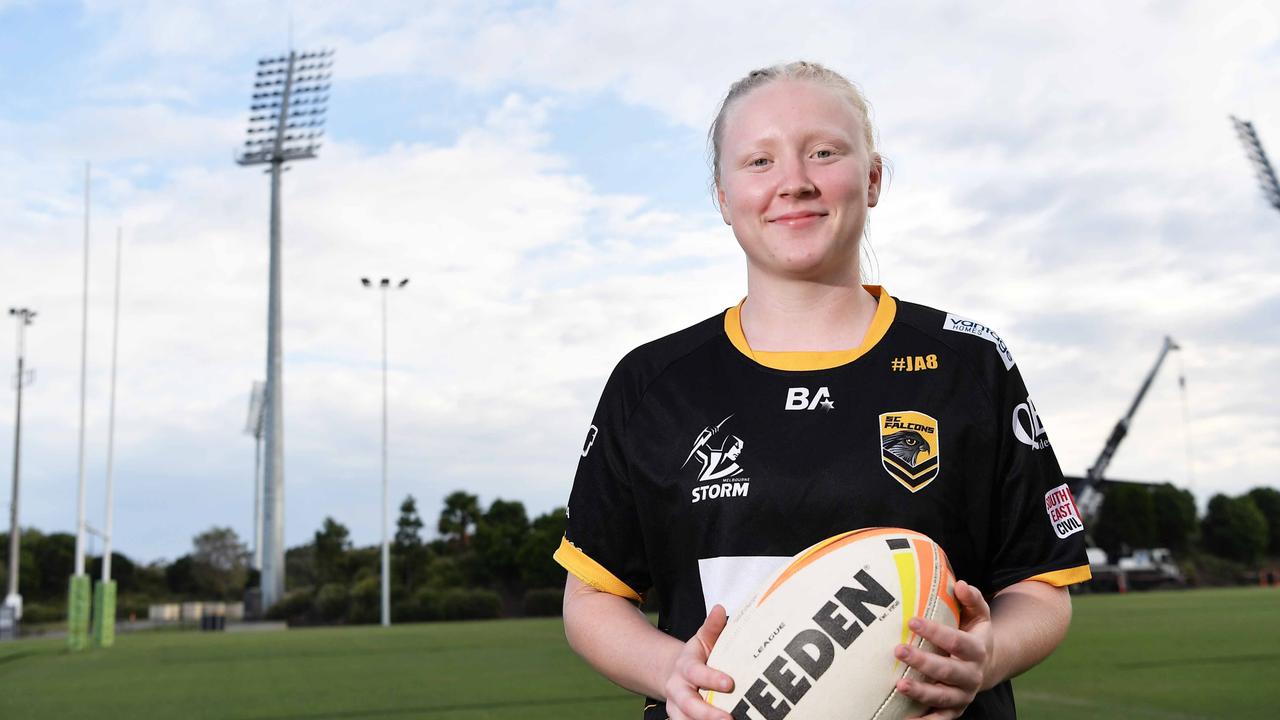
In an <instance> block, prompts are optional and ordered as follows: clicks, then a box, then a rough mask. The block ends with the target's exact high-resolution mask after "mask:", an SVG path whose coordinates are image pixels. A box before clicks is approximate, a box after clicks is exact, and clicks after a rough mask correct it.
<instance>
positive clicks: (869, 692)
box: [704, 528, 960, 720]
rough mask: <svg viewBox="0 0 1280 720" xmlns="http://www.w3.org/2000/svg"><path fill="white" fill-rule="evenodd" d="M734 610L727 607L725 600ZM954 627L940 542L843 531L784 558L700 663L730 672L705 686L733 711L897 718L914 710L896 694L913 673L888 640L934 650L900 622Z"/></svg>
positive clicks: (906, 534)
mask: <svg viewBox="0 0 1280 720" xmlns="http://www.w3.org/2000/svg"><path fill="white" fill-rule="evenodd" d="M730 611H731V612H733V609H730ZM912 617H922V618H929V619H932V620H935V621H937V622H940V623H943V624H945V625H949V626H951V627H956V626H957V624H958V623H959V618H960V607H959V605H958V604H957V602H956V599H955V575H954V574H953V573H952V571H951V566H950V563H948V562H947V557H946V555H945V554H944V553H943V552H942V548H940V547H939V546H938V544H937V543H935V542H934V541H933V540H930V539H929V538H928V537H927V536H925V535H922V534H920V533H918V532H915V531H912V530H903V529H901V528H867V529H863V530H854V531H852V532H847V533H844V534H841V535H836V536H835V537H832V538H828V539H826V540H823V541H822V542H820V543H817V544H816V545H814V546H812V547H810V548H808V549H806V550H804V551H803V552H801V553H800V554H798V555H796V556H795V557H794V558H792V559H791V562H789V563H787V564H786V565H785V566H784V567H783V568H782V569H781V570H779V571H777V572H776V573H774V575H773V576H772V577H770V578H769V579H768V580H766V581H765V582H764V583H763V584H762V585H761V587H760V589H759V590H758V591H757V592H756V594H755V595H754V596H753V597H752V598H751V599H750V600H748V601H747V603H746V604H745V605H744V606H743V607H742V608H740V609H738V610H737V611H736V612H734V614H733V615H732V616H731V617H730V618H729V623H728V625H727V626H726V627H725V629H724V632H723V633H721V635H720V638H719V640H717V642H716V644H715V647H714V648H712V651H711V657H710V658H709V659H708V660H707V665H709V666H711V667H713V668H715V669H717V670H721V671H723V672H725V673H728V675H729V676H730V677H732V678H733V680H734V689H733V692H731V693H718V692H714V691H707V692H704V697H705V698H706V699H707V702H709V703H711V704H712V705H714V706H715V707H718V708H720V709H722V710H726V711H728V712H729V713H730V714H732V715H733V717H734V718H735V720H778V719H779V718H783V717H786V718H787V720H831V719H832V718H840V719H841V720H871V719H872V718H875V720H898V719H899V718H904V717H907V716H909V715H919V714H922V712H923V711H924V709H925V708H924V707H922V706H921V705H920V704H919V703H917V702H916V701H914V700H912V699H911V698H909V697H907V696H905V695H902V694H901V693H899V692H898V691H897V689H896V687H895V686H896V683H897V682H898V680H899V679H900V678H902V677H904V676H905V677H920V674H919V673H918V672H917V671H916V670H915V669H914V668H911V667H910V666H908V665H906V664H905V663H903V662H902V661H901V660H898V659H897V658H896V657H894V655H893V649H894V648H895V647H897V645H898V644H899V643H904V644H908V645H914V646H916V647H919V648H922V649H924V650H926V651H931V652H932V651H934V648H933V645H932V644H931V643H929V642H928V641H926V640H925V639H924V638H922V637H920V636H918V635H916V634H915V633H913V632H911V630H910V628H909V627H908V626H907V622H908V621H909V620H910V619H911V618H912Z"/></svg>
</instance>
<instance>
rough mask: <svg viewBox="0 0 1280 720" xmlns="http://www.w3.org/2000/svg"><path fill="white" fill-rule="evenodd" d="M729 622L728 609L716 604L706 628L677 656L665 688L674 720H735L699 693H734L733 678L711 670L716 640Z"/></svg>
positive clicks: (701, 628)
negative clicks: (711, 658) (712, 649)
mask: <svg viewBox="0 0 1280 720" xmlns="http://www.w3.org/2000/svg"><path fill="white" fill-rule="evenodd" d="M727 619H728V616H727V615H726V614H725V610H724V607H722V606H720V605H716V606H715V607H713V608H711V614H710V615H707V619H706V620H704V621H703V623H702V627H700V628H698V632H697V633H695V634H694V636H693V637H691V638H689V642H687V643H685V644H684V647H683V648H682V649H681V650H680V653H679V654H678V655H676V658H675V662H674V663H672V665H671V670H670V671H669V672H668V673H667V682H666V685H665V687H664V689H665V690H666V697H667V715H668V717H669V718H670V720H733V717H732V716H731V715H729V713H727V712H725V711H724V710H720V709H717V708H714V707H712V706H711V705H710V704H708V703H707V701H706V700H703V699H702V695H701V693H700V692H699V691H700V690H703V689H705V690H714V691H716V692H733V678H731V677H729V676H728V675H726V674H725V673H722V672H720V671H719V670H715V669H712V668H710V667H707V658H708V657H709V656H710V655H711V648H713V647H715V644H716V640H718V639H719V638H720V633H721V632H723V631H724V626H725V623H726V621H727Z"/></svg>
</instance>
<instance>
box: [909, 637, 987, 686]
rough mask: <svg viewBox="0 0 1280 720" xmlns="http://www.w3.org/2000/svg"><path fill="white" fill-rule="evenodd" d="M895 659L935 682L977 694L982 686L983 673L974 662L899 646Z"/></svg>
mask: <svg viewBox="0 0 1280 720" xmlns="http://www.w3.org/2000/svg"><path fill="white" fill-rule="evenodd" d="M894 657H896V658H898V659H899V660H901V661H903V662H905V663H906V664H907V665H910V666H911V667H913V668H915V669H916V670H919V671H920V672H921V673H922V674H924V675H925V676H926V677H927V678H928V679H929V680H932V681H934V682H940V683H946V684H947V685H953V686H955V687H958V688H961V689H963V690H968V691H971V692H977V690H978V688H979V687H980V686H981V685H982V671H981V670H979V669H978V667H977V665H975V664H974V663H972V662H968V661H963V660H957V659H955V658H949V657H943V656H941V655H938V654H937V653H931V652H928V651H926V650H921V649H920V648H914V647H911V646H909V645H899V646H898V647H897V648H895V649H894Z"/></svg>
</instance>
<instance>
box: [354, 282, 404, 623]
mask: <svg viewBox="0 0 1280 720" xmlns="http://www.w3.org/2000/svg"><path fill="white" fill-rule="evenodd" d="M360 284H361V285H364V286H365V287H367V288H372V287H375V286H374V284H373V281H372V280H370V279H369V278H367V277H364V278H360ZM408 284H409V278H404V279H402V280H401V281H400V282H398V283H396V284H395V285H394V286H393V285H392V284H391V278H382V279H381V280H379V281H378V284H377V286H376V287H377V288H378V289H379V290H381V291H382V626H383V627H388V626H390V625H391V546H390V544H389V543H388V541H387V513H388V512H389V510H388V507H387V291H388V290H391V289H392V288H393V287H394V288H395V289H396V290H399V289H401V288H403V287H404V286H405V285H408Z"/></svg>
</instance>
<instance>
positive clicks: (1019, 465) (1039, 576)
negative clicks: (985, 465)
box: [989, 365, 1091, 591]
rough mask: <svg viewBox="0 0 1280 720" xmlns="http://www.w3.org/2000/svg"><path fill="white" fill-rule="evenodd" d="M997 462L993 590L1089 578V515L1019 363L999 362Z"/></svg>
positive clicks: (1071, 581) (1073, 581) (1062, 582)
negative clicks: (1079, 501) (1078, 502)
mask: <svg viewBox="0 0 1280 720" xmlns="http://www.w3.org/2000/svg"><path fill="white" fill-rule="evenodd" d="M996 372H997V374H998V375H997V376H998V377H999V381H998V383H997V389H996V402H995V412H996V422H998V423H1000V424H1001V425H1002V427H1001V428H1000V429H999V432H998V434H997V438H998V440H997V443H998V450H997V453H998V462H997V477H996V479H995V484H994V486H993V487H994V490H995V498H994V499H993V504H994V508H993V509H994V510H995V511H996V522H995V527H994V528H993V530H994V532H995V534H996V537H995V538H993V540H994V541H995V545H994V547H995V548H996V552H995V555H994V557H993V559H992V562H991V565H990V566H989V567H990V574H989V577H990V582H991V584H992V586H993V587H992V590H993V591H994V590H1001V589H1003V588H1005V587H1008V586H1010V585H1013V584H1014V583H1017V582H1021V581H1022V580H1028V579H1031V580H1040V581H1043V582H1047V583H1049V584H1051V585H1056V586H1060V587H1061V586H1065V585H1072V584H1074V583H1078V582H1084V581H1085V580H1088V579H1089V578H1090V577H1091V575H1090V572H1089V562H1088V559H1087V556H1086V554H1085V543H1084V535H1085V533H1084V522H1083V520H1082V518H1081V516H1080V511H1079V510H1078V509H1077V507H1076V504H1075V499H1074V498H1073V497H1072V496H1071V491H1070V490H1069V489H1068V488H1067V483H1066V480H1065V479H1064V478H1063V477H1062V469H1061V467H1060V466H1059V465H1058V459H1057V457H1056V456H1055V455H1054V453H1053V447H1052V446H1051V444H1050V442H1049V436H1048V433H1047V432H1046V431H1045V428H1044V424H1043V422H1042V421H1041V419H1040V415H1039V413H1037V412H1036V406H1035V403H1034V402H1033V401H1032V400H1031V397H1030V395H1029V393H1028V392H1027V388H1026V385H1025V384H1024V383H1023V381H1022V376H1021V374H1020V373H1019V372H1018V368H1017V366H1016V365H1013V366H1011V367H1008V368H1005V367H998V368H997V369H996Z"/></svg>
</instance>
